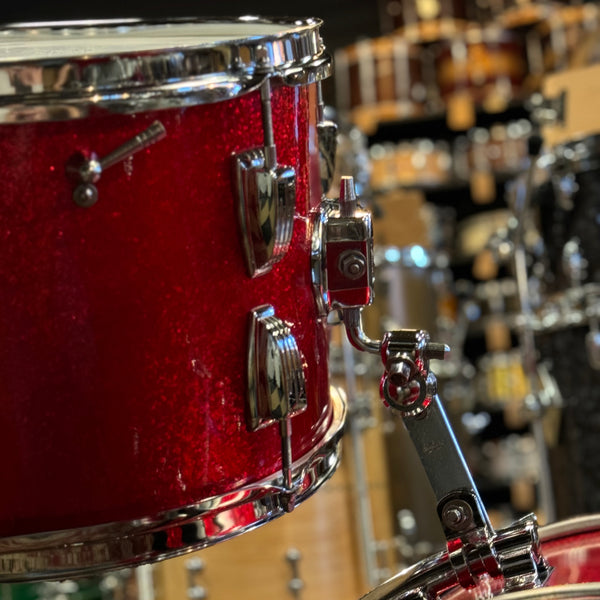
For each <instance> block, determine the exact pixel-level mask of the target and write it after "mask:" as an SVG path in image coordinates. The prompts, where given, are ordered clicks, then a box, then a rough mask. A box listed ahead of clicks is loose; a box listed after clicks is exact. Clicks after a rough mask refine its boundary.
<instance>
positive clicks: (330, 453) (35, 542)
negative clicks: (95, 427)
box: [0, 386, 346, 582]
mask: <svg viewBox="0 0 600 600" xmlns="http://www.w3.org/2000/svg"><path fill="white" fill-rule="evenodd" d="M330 396H331V403H332V420H331V424H330V426H329V428H328V430H327V432H326V433H325V435H324V436H323V438H322V439H321V440H320V441H319V442H318V443H317V444H316V445H315V446H314V448H313V449H312V451H311V452H310V453H308V454H305V455H304V456H302V457H301V458H299V459H298V460H297V461H295V462H294V464H293V469H292V471H293V479H294V481H295V482H298V487H297V489H295V490H294V494H295V495H294V502H295V504H296V505H297V504H299V503H300V502H303V501H304V500H306V499H308V498H309V497H310V496H312V494H314V493H315V492H316V491H317V489H318V488H319V487H320V486H321V485H322V484H323V483H325V481H327V480H328V479H329V478H330V477H331V476H332V475H333V473H334V472H335V470H336V468H337V466H338V464H339V461H340V452H341V444H340V440H341V436H342V432H343V426H344V422H345V417H346V400H345V397H344V396H343V392H342V391H341V390H340V389H338V388H335V387H333V386H332V387H331V388H330ZM281 483H282V482H281V473H280V472H277V473H275V474H273V475H272V476H271V477H268V478H265V479H263V480H262V481H259V482H257V483H254V484H250V485H247V486H245V487H243V488H240V489H238V490H233V491H231V492H229V493H227V494H224V495H222V496H216V497H212V498H207V499H204V500H201V501H199V502H198V503H196V504H193V505H190V506H185V507H182V508H179V509H175V510H169V511H166V512H164V513H162V514H160V515H156V516H155V517H148V518H144V519H137V520H135V521H131V522H117V523H107V524H104V525H98V526H92V527H82V528H78V529H70V530H62V531H52V532H46V533H39V534H37V533H36V534H32V535H25V536H15V537H9V538H3V539H0V582H21V581H35V580H46V579H48V580H52V579H66V578H72V577H80V576H87V575H92V574H95V573H98V572H101V571H105V570H109V569H119V568H123V567H132V566H137V565H140V564H144V563H148V562H155V561H159V560H164V559H166V558H172V557H175V556H179V555H181V554H186V553H188V552H192V551H194V550H200V549H202V548H205V547H207V546H209V545H212V544H215V543H216V542H221V541H224V540H227V539H229V538H232V537H234V536H236V535H239V534H241V533H245V532H247V531H251V530H252V529H254V528H256V527H258V526H259V525H262V524H263V523H267V522H268V521H271V520H273V519H275V518H277V517H280V516H281V515H283V514H285V512H286V510H285V508H284V507H285V506H286V505H287V502H286V495H288V494H289V490H286V489H285V488H284V487H283V486H282V485H281Z"/></svg>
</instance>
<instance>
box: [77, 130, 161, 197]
mask: <svg viewBox="0 0 600 600" xmlns="http://www.w3.org/2000/svg"><path fill="white" fill-rule="evenodd" d="M166 135H167V130H166V129H165V127H164V125H163V124H162V123H161V122H160V121H154V123H152V125H150V127H148V128H147V129H144V131H141V132H140V133H138V134H137V135H136V136H134V137H133V138H131V139H130V140H128V141H126V142H125V143H124V144H121V145H120V146H119V147H118V148H116V149H115V150H113V151H112V152H110V153H109V154H107V155H106V156H105V157H104V158H98V156H96V154H95V153H94V152H92V153H90V154H89V156H86V155H85V154H83V153H82V152H77V153H76V154H75V155H74V156H72V157H71V158H70V159H69V161H68V163H67V174H68V175H69V176H70V177H71V178H72V179H74V181H75V182H76V183H77V184H78V185H77V187H76V188H75V190H74V191H73V202H75V204H77V205H78V206H81V207H83V208H89V207H90V206H93V205H94V204H96V202H98V188H97V187H96V185H95V184H96V183H97V182H98V180H99V179H100V176H101V175H102V173H103V172H104V171H105V170H106V169H108V168H109V167H112V166H113V165H116V164H117V163H120V162H123V161H124V160H127V159H128V158H130V157H131V156H133V155H134V154H135V153H136V152H139V151H140V150H144V149H145V148H148V146H151V145H152V144H154V143H156V142H158V141H159V140H162V139H163V138H164V137H165V136H166Z"/></svg>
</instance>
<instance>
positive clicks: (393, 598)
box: [362, 515, 550, 600]
mask: <svg viewBox="0 0 600 600" xmlns="http://www.w3.org/2000/svg"><path fill="white" fill-rule="evenodd" d="M537 531H538V530H537V523H536V521H535V517H533V516H532V515H530V516H528V517H525V518H523V519H520V520H519V521H517V522H516V523H515V524H514V525H512V526H511V527H508V528H506V529H503V530H501V531H498V532H493V535H492V536H491V537H490V538H488V539H485V540H483V542H482V541H481V540H477V539H476V538H475V539H473V542H472V543H471V544H469V545H468V546H466V545H465V546H460V547H455V548H454V549H453V550H450V551H448V550H445V551H443V552H440V553H438V554H435V555H433V556H432V557H430V558H428V559H426V560H424V561H421V562H420V563H417V564H416V565H413V566H412V567H409V568H408V569H405V570H404V571H401V572H400V573H398V575H396V576H394V577H392V578H391V579H389V580H388V581H386V582H385V583H383V584H381V585H380V586H379V587H377V588H375V589H374V590H372V591H371V592H369V593H368V594H366V595H365V596H363V598H362V600H434V599H437V598H439V597H440V591H442V590H443V591H447V590H450V589H451V588H453V587H455V586H457V585H463V586H466V587H474V586H475V585H477V581H476V580H477V578H478V577H481V576H485V575H487V574H489V573H488V570H487V568H488V566H489V564H490V563H497V564H498V565H499V570H498V575H497V577H499V578H501V579H499V580H497V581H498V585H501V586H502V587H501V589H502V591H503V592H512V591H518V590H523V589H530V588H534V587H539V586H541V585H543V583H544V582H545V581H546V580H547V578H548V576H549V574H550V569H549V567H548V566H547V565H546V563H545V562H544V561H543V559H541V558H540V555H539V549H540V542H539V537H538V533H537ZM542 531H543V530H542ZM530 565H534V568H533V569H531V566H530ZM494 587H496V586H494ZM480 589H481V588H480ZM485 589H487V586H486V588H484V590H482V591H483V592H484V593H485ZM498 591H499V590H498ZM474 592H475V595H476V596H477V597H479V593H478V592H479V590H477V589H475V590H474ZM482 597H483V596H482ZM485 597H487V594H485Z"/></svg>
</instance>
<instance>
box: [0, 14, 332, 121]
mask: <svg viewBox="0 0 600 600" xmlns="http://www.w3.org/2000/svg"><path fill="white" fill-rule="evenodd" d="M321 24H322V21H320V20H319V19H302V20H293V21H292V20H288V21H286V20H283V19H280V20H270V19H263V18H258V17H240V18H238V19H227V20H225V19H211V20H200V19H175V20H169V21H146V20H141V19H129V20H124V21H117V20H107V21H72V22H68V21H66V22H54V23H53V22H48V23H18V24H12V25H7V26H4V27H0V123H5V122H16V121H18V122H24V121H25V122H26V121H52V120H71V119H79V118H85V117H87V116H88V115H89V114H90V112H92V111H93V112H94V114H95V113H96V112H98V110H100V111H108V112H116V113H135V112H142V111H148V110H158V109H164V108H176V107H184V106H194V105H198V104H206V103H211V102H218V101H222V100H228V99H230V98H234V97H236V96H239V95H241V94H244V93H247V92H250V91H252V90H254V89H256V88H257V87H258V86H259V85H260V84H261V83H262V82H263V81H264V80H265V78H267V77H279V78H281V79H282V80H283V82H284V83H285V84H287V85H305V84H309V83H314V82H316V81H320V80H321V79H324V78H326V77H328V76H329V75H330V74H331V59H330V57H329V56H328V55H327V54H326V53H325V49H324V46H323V42H322V40H321V37H320V35H319V28H320V26H321ZM23 71H26V72H27V73H28V74H29V75H30V76H33V77H34V78H35V81H36V84H35V85H31V84H30V83H31V82H29V81H28V85H26V86H25V87H24V90H25V91H22V90H20V89H18V88H17V86H16V85H15V84H14V80H15V76H16V75H15V74H18V73H19V72H23ZM22 87H23V86H22ZM15 114H18V118H16V119H15V117H14V115H15Z"/></svg>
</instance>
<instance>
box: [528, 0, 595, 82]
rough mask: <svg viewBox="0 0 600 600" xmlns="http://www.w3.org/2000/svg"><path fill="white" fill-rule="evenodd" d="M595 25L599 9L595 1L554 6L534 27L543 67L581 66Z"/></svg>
mask: <svg viewBox="0 0 600 600" xmlns="http://www.w3.org/2000/svg"><path fill="white" fill-rule="evenodd" d="M599 27H600V11H599V9H598V6H597V5H596V4H595V3H592V2H590V3H584V4H579V5H573V6H568V5H567V6H560V7H556V8H554V10H553V11H552V12H551V13H550V14H549V15H548V17H547V18H546V19H544V21H543V22H541V23H540V24H539V25H538V26H537V27H536V33H537V36H538V39H539V43H540V47H541V55H542V66H543V69H544V71H545V72H546V73H552V72H555V71H561V70H564V69H568V68H573V67H581V66H584V65H585V64H586V62H587V61H586V58H585V57H586V50H587V49H586V46H588V45H589V43H590V42H592V43H593V41H594V40H595V39H597V37H598V30H599ZM588 36H589V38H590V39H589V40H588V39H587V38H588Z"/></svg>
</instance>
